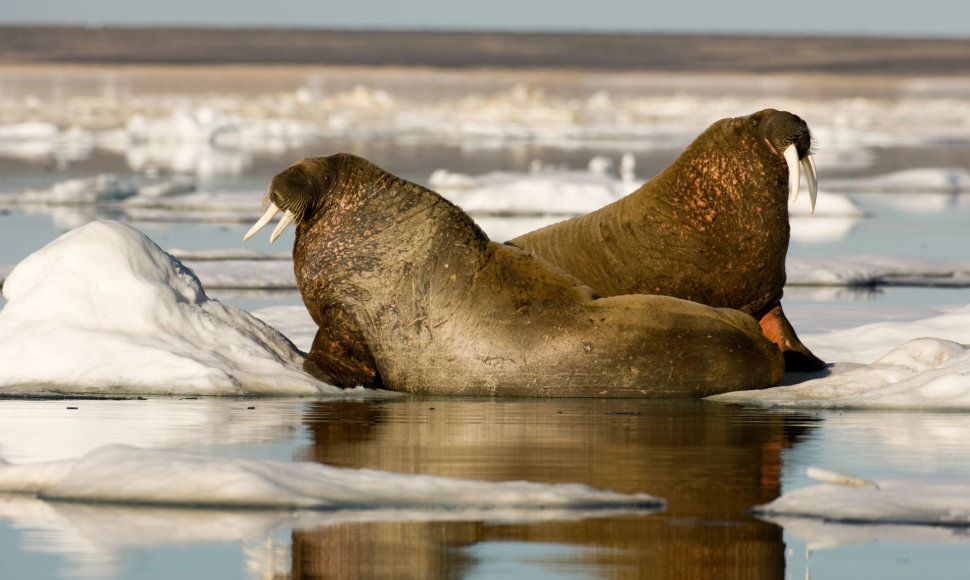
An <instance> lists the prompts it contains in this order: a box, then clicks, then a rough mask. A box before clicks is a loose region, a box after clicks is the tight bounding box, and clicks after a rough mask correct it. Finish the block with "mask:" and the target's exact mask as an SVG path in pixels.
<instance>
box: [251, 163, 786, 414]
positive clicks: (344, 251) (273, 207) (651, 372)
mask: <svg viewBox="0 0 970 580" xmlns="http://www.w3.org/2000/svg"><path fill="white" fill-rule="evenodd" d="M267 205H268V207H267V211H266V213H265V214H264V215H263V217H262V218H261V219H260V220H259V221H258V222H257V223H256V225H254V226H253V228H252V229H251V230H250V231H249V233H248V234H247V235H246V238H248V237H250V236H252V235H253V234H254V233H255V232H256V231H258V230H259V229H260V228H262V227H263V226H265V224H266V223H268V222H269V221H270V220H271V219H272V218H273V216H274V215H275V214H276V213H277V212H279V211H280V210H283V211H285V214H284V217H283V218H282V219H281V220H280V223H279V225H277V227H276V229H275V230H274V232H273V235H272V236H271V239H276V237H277V236H278V235H279V233H280V232H281V231H282V230H283V229H284V228H286V226H287V225H288V224H290V223H293V222H295V223H296V242H295V243H294V246H293V260H294V267H295V269H296V279H297V283H298V284H299V287H300V292H301V294H302V296H303V302H304V303H305V304H306V306H307V309H308V310H309V311H310V314H311V316H312V317H313V320H314V321H315V322H316V323H317V325H318V326H319V330H318V332H317V334H316V337H315V338H314V340H313V345H312V347H311V349H310V352H309V354H308V356H307V359H306V362H305V363H304V369H305V370H306V371H307V372H309V373H310V374H312V375H313V376H315V377H317V378H320V379H321V380H324V381H326V382H328V383H331V384H335V385H338V386H342V387H352V386H355V385H363V386H365V387H383V388H387V389H391V390H396V391H406V392H411V393H423V394H449V395H497V396H559V397H700V396H706V395H711V394H714V393H722V392H726V391H732V390H739V389H754V388H762V387H767V386H771V385H774V384H776V383H777V382H778V381H779V380H780V379H781V376H782V374H783V373H784V363H783V360H782V357H781V354H780V353H779V352H778V349H777V348H776V347H775V345H774V344H772V343H771V342H770V341H768V340H767V339H765V338H764V336H763V335H762V333H761V330H760V328H758V325H757V323H756V322H755V320H754V319H752V318H751V317H750V316H748V315H746V314H743V313H741V312H738V311H735V310H728V309H715V308H710V307H708V306H703V305H700V304H695V303H693V302H688V301H685V300H679V299H676V298H670V297H667V296H643V295H631V296H617V297H613V298H600V299H597V298H596V297H595V295H594V293H593V291H592V290H591V289H590V288H589V287H588V286H586V285H584V284H582V283H581V282H579V281H578V280H576V279H575V278H573V277H572V276H570V275H568V274H566V273H565V272H563V271H562V270H560V269H559V268H557V267H555V266H552V265H551V264H549V263H548V262H546V261H544V260H541V259H537V258H536V257H534V256H532V255H531V254H529V253H528V252H525V251H524V250H521V249H518V248H514V247H511V246H507V245H504V244H498V243H495V242H491V241H489V239H488V237H486V235H485V234H484V233H483V232H482V231H481V230H480V229H479V228H478V226H476V225H475V223H474V222H473V221H472V220H471V218H470V217H469V216H468V215H467V214H466V213H465V212H463V211H462V210H461V209H459V208H458V207H456V206H454V205H453V204H451V203H450V202H448V201H447V200H445V199H444V198H442V197H441V196H440V195H438V194H437V193H435V192H433V191H430V190H428V189H425V188H424V187H421V186H419V185H417V184H414V183H411V182H408V181H405V180H403V179H400V178H398V177H395V176H393V175H391V174H389V173H387V172H386V171H384V170H383V169H381V168H379V167H377V166H376V165H374V164H372V163H370V162H368V161H366V160H364V159H361V158H359V157H355V156H352V155H348V154H338V155H333V156H330V157H316V158H311V159H303V160H301V161H299V162H297V163H296V164H294V165H293V166H291V167H290V168H289V169H287V170H285V171H283V172H282V173H280V174H278V175H277V176H276V177H274V178H273V181H272V183H271V184H270V186H269V189H268V192H267Z"/></svg>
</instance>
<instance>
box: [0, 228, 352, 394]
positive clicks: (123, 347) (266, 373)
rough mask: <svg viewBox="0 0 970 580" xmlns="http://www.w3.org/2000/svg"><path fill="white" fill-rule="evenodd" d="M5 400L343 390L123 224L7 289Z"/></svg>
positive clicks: (20, 270) (74, 244) (0, 316)
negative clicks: (33, 395) (43, 395)
mask: <svg viewBox="0 0 970 580" xmlns="http://www.w3.org/2000/svg"><path fill="white" fill-rule="evenodd" d="M3 294H4V297H5V298H6V299H7V304H6V306H5V307H4V308H3V310H0V369H3V371H2V372H0V393H2V392H4V391H6V392H7V393H17V392H22V391H38V390H44V391H56V392H71V393H90V392H98V393H128V394H131V393H149V394H202V395H230V394H232V395H235V394H270V393H285V394H307V395H310V394H314V395H315V394H320V393H321V392H332V393H337V392H339V391H338V390H337V389H336V388H334V387H330V386H328V385H325V384H323V383H320V382H319V381H316V380H315V379H313V378H312V377H310V376H309V375H307V374H305V373H303V372H302V370H301V364H302V358H303V355H302V354H301V353H300V352H299V351H298V350H297V349H296V348H295V347H294V346H293V345H292V344H291V343H290V341H289V340H287V339H286V338H285V337H284V336H283V335H282V334H280V333H279V332H277V331H276V330H274V329H273V328H271V327H269V326H268V325H266V324H265V323H263V322H261V321H260V320H258V319H256V318H255V317H253V316H251V315H250V314H249V313H247V312H245V311H243V310H240V309H238V308H233V307H229V306H225V305H223V304H221V303H220V302H217V301H214V300H210V299H209V298H208V297H207V296H206V294H205V291H204V290H203V289H202V286H201V284H200V283H199V280H198V279H197V278H196V276H195V275H194V274H193V273H192V271H191V270H189V269H188V268H186V267H185V266H183V265H182V264H181V262H179V261H178V260H176V259H174V258H172V257H171V256H170V255H168V254H166V253H165V252H164V251H162V250H161V249H160V248H159V247H158V246H157V245H155V243H154V242H152V241H151V240H150V239H148V238H147V237H146V236H145V235H144V234H142V233H140V232H138V231H136V230H134V229H132V228H130V227H128V226H126V225H123V224H121V223H118V222H113V221H97V222H92V223H89V224H87V225H85V226H82V227H80V228H77V229H75V230H72V231H70V232H68V233H66V234H64V235H62V236H61V237H59V238H57V239H56V240H54V241H53V242H51V243H50V244H48V245H47V246H45V247H44V248H42V249H40V250H38V251H36V252H34V253H33V254H31V255H30V256H28V257H27V258H25V259H24V260H23V261H22V262H20V264H18V265H17V266H16V268H14V270H13V272H11V273H10V276H9V277H8V278H7V280H6V282H5V283H4V286H3Z"/></svg>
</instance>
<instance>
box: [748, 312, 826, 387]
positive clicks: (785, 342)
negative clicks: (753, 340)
mask: <svg viewBox="0 0 970 580" xmlns="http://www.w3.org/2000/svg"><path fill="white" fill-rule="evenodd" d="M759 323H760V324H761V331H762V332H764V333H765V336H766V337H768V339H769V340H771V342H773V343H775V344H777V345H778V348H780V349H781V351H782V353H784V355H785V370H786V371H788V372H812V371H819V370H822V369H824V368H825V361H823V360H822V359H820V358H818V357H817V356H815V355H814V354H812V351H810V350H808V347H807V346H805V345H804V344H802V341H800V340H798V335H796V334H795V329H794V328H792V325H791V323H790V322H788V319H787V318H785V313H784V312H783V311H782V309H781V304H779V305H777V306H775V307H774V308H772V309H771V310H769V311H768V314H765V315H764V316H762V317H761V320H760V321H759Z"/></svg>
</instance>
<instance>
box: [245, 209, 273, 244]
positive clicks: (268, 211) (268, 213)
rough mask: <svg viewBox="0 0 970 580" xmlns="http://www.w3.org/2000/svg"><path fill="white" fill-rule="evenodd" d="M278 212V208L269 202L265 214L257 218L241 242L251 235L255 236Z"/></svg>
mask: <svg viewBox="0 0 970 580" xmlns="http://www.w3.org/2000/svg"><path fill="white" fill-rule="evenodd" d="M279 211H280V208H278V207H276V204H275V203H273V202H269V207H267V208H266V212H265V213H264V214H263V215H262V217H260V218H259V220H258V221H257V222H256V223H255V224H254V225H253V227H251V228H249V231H248V232H246V235H245V236H243V241H244V242H245V241H246V240H248V239H249V238H251V237H253V235H255V234H256V232H258V231H259V230H261V229H263V228H264V227H266V224H268V223H269V220H271V219H273V217H274V216H275V215H276V214H277V213H279Z"/></svg>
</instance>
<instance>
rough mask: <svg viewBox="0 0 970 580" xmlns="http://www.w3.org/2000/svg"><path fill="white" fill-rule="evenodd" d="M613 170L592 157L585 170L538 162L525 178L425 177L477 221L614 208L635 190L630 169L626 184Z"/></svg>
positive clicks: (607, 162)
mask: <svg viewBox="0 0 970 580" xmlns="http://www.w3.org/2000/svg"><path fill="white" fill-rule="evenodd" d="M629 158H630V157H629V156H624V157H623V159H629ZM627 163H628V164H629V163H630V162H629V161H627ZM611 165H612V161H611V160H609V159H607V158H603V157H594V158H592V159H591V160H590V163H589V168H588V170H586V171H570V170H566V169H559V168H544V167H542V166H541V164H538V163H536V164H534V166H533V168H532V170H531V171H529V172H527V173H522V172H514V171H502V172H492V173H486V174H484V175H467V174H462V173H454V172H450V171H448V170H445V169H439V170H437V171H435V172H433V173H432V174H431V177H429V178H428V184H429V185H430V187H431V188H432V189H434V190H436V191H437V192H438V193H440V194H441V195H443V196H444V197H446V198H448V199H449V200H450V201H452V202H454V203H455V204H457V205H458V206H460V207H461V208H462V209H464V210H465V211H467V212H468V213H470V214H472V215H476V216H477V215H548V214H552V215H581V214H585V213H589V212H591V211H594V210H597V209H599V208H601V207H603V206H604V205H607V204H609V203H612V202H614V201H616V200H617V199H619V198H621V197H623V196H624V195H626V194H628V193H630V192H632V191H633V190H635V189H636V188H637V187H638V186H639V184H638V183H636V182H635V181H632V180H631V177H632V176H631V175H630V172H631V171H632V168H629V167H627V168H626V172H627V174H626V179H618V178H617V177H615V176H613V175H611V174H610V173H608V172H607V169H608V168H609V167H610V166H611Z"/></svg>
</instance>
